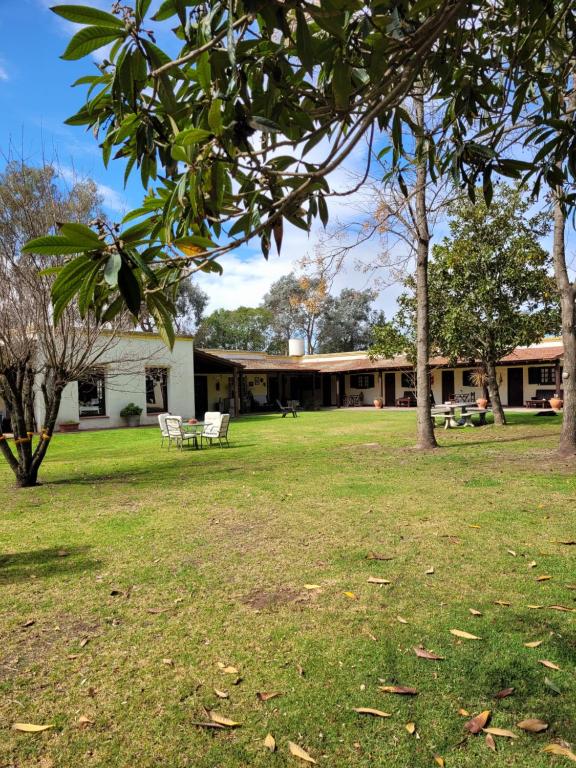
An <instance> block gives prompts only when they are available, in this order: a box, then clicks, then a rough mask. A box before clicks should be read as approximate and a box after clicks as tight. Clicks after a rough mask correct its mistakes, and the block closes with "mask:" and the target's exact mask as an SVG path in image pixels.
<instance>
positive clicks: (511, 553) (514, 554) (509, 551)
mask: <svg viewBox="0 0 576 768" xmlns="http://www.w3.org/2000/svg"><path fill="white" fill-rule="evenodd" d="M506 552H508V554H509V555H512V557H516V552H514V550H513V549H507V550H506Z"/></svg>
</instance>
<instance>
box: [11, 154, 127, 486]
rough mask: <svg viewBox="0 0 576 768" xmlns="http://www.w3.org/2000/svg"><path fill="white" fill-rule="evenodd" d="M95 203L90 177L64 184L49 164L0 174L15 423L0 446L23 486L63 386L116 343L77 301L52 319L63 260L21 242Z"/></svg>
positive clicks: (33, 471) (16, 166)
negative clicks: (28, 250) (54, 287)
mask: <svg viewBox="0 0 576 768" xmlns="http://www.w3.org/2000/svg"><path fill="white" fill-rule="evenodd" d="M99 205H100V199H99V197H98V193H97V188H96V185H95V184H94V182H92V181H84V182H79V183H74V184H72V185H71V187H70V188H69V189H63V188H62V187H61V186H60V185H59V182H58V175H57V171H56V169H55V168H54V167H53V166H51V165H44V166H42V167H39V168H33V167H29V166H27V165H26V164H25V163H24V162H16V161H11V162H9V163H8V164H7V166H6V168H5V170H4V172H3V173H2V174H1V175H0V397H1V398H2V400H3V401H4V403H5V405H6V406H7V408H8V409H9V412H10V418H11V423H12V438H10V437H9V436H8V435H6V434H3V433H2V432H1V431H0V451H1V453H2V455H3V456H4V458H5V460H6V461H7V463H8V465H9V466H10V467H11V469H12V470H13V471H14V474H15V476H16V482H17V483H18V485H20V486H22V487H24V486H31V485H35V484H36V483H37V479H38V471H39V469H40V465H41V463H42V461H43V459H44V457H45V455H46V451H47V450H48V446H49V444H50V439H51V437H52V433H53V430H54V427H55V424H56V420H57V417H58V411H59V408H60V402H61V398H62V392H63V390H64V388H65V387H66V385H67V384H69V383H70V382H72V381H76V380H78V379H81V378H82V377H83V376H85V375H86V374H87V373H88V372H89V371H90V369H92V368H93V367H94V366H96V365H97V364H98V363H99V362H100V361H101V360H102V358H103V356H104V355H105V353H106V352H107V351H108V350H109V349H110V348H111V346H112V345H113V344H114V343H115V337H114V328H110V330H111V331H112V332H111V333H106V334H101V333H100V328H99V324H98V322H97V320H96V318H95V317H94V316H93V315H92V314H91V313H90V312H86V313H83V317H81V316H80V312H79V310H78V305H77V303H76V302H74V303H72V304H70V305H69V306H68V307H67V308H66V309H65V310H64V312H63V314H62V317H61V319H60V320H59V321H58V323H56V324H55V323H54V322H53V307H52V297H51V286H52V283H53V280H54V271H53V270H54V268H55V267H58V266H60V265H61V264H62V263H63V260H62V259H60V258H55V257H46V256H39V255H37V254H23V253H22V246H23V245H24V243H25V242H27V241H28V240H29V239H30V238H35V237H41V236H44V235H48V234H50V233H53V232H54V231H55V230H56V225H57V222H60V221H63V220H66V219H73V220H75V221H79V222H85V223H88V222H89V221H91V220H92V219H94V217H95V216H97V215H98V213H99ZM118 322H120V319H119V320H118ZM37 399H39V402H37ZM39 413H41V414H42V421H41V423H40V424H38V423H36V417H37V414H39Z"/></svg>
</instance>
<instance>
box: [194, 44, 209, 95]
mask: <svg viewBox="0 0 576 768" xmlns="http://www.w3.org/2000/svg"><path fill="white" fill-rule="evenodd" d="M196 77H197V78H198V82H199V83H200V87H201V88H202V90H203V91H204V93H210V91H211V90H212V70H211V67H210V55H209V54H208V52H207V51H205V52H204V53H202V54H200V56H199V57H198V62H197V64H196Z"/></svg>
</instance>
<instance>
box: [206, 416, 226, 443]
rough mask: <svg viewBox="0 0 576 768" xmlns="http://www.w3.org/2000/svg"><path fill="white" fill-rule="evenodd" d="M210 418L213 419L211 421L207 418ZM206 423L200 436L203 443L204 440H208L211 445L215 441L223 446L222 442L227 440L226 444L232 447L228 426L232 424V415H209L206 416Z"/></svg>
mask: <svg viewBox="0 0 576 768" xmlns="http://www.w3.org/2000/svg"><path fill="white" fill-rule="evenodd" d="M208 416H210V417H211V418H210V419H209V420H208V418H207V417H208ZM204 421H205V425H204V429H203V431H202V434H201V435H200V442H201V443H202V441H203V440H206V441H207V442H209V443H210V445H211V444H212V441H213V440H218V442H219V443H220V446H222V440H226V444H227V445H228V446H229V445H230V443H229V442H228V426H229V424H230V414H228V413H215V412H211V413H207V414H206V415H205V416H204Z"/></svg>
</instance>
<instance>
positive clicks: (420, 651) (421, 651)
mask: <svg viewBox="0 0 576 768" xmlns="http://www.w3.org/2000/svg"><path fill="white" fill-rule="evenodd" d="M414 653H415V654H416V656H418V658H420V659H428V660H429V661H443V660H444V658H445V657H444V656H437V655H436V654H435V653H432V652H431V651H427V650H426V649H425V648H423V647H422V646H421V645H418V646H416V648H414Z"/></svg>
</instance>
